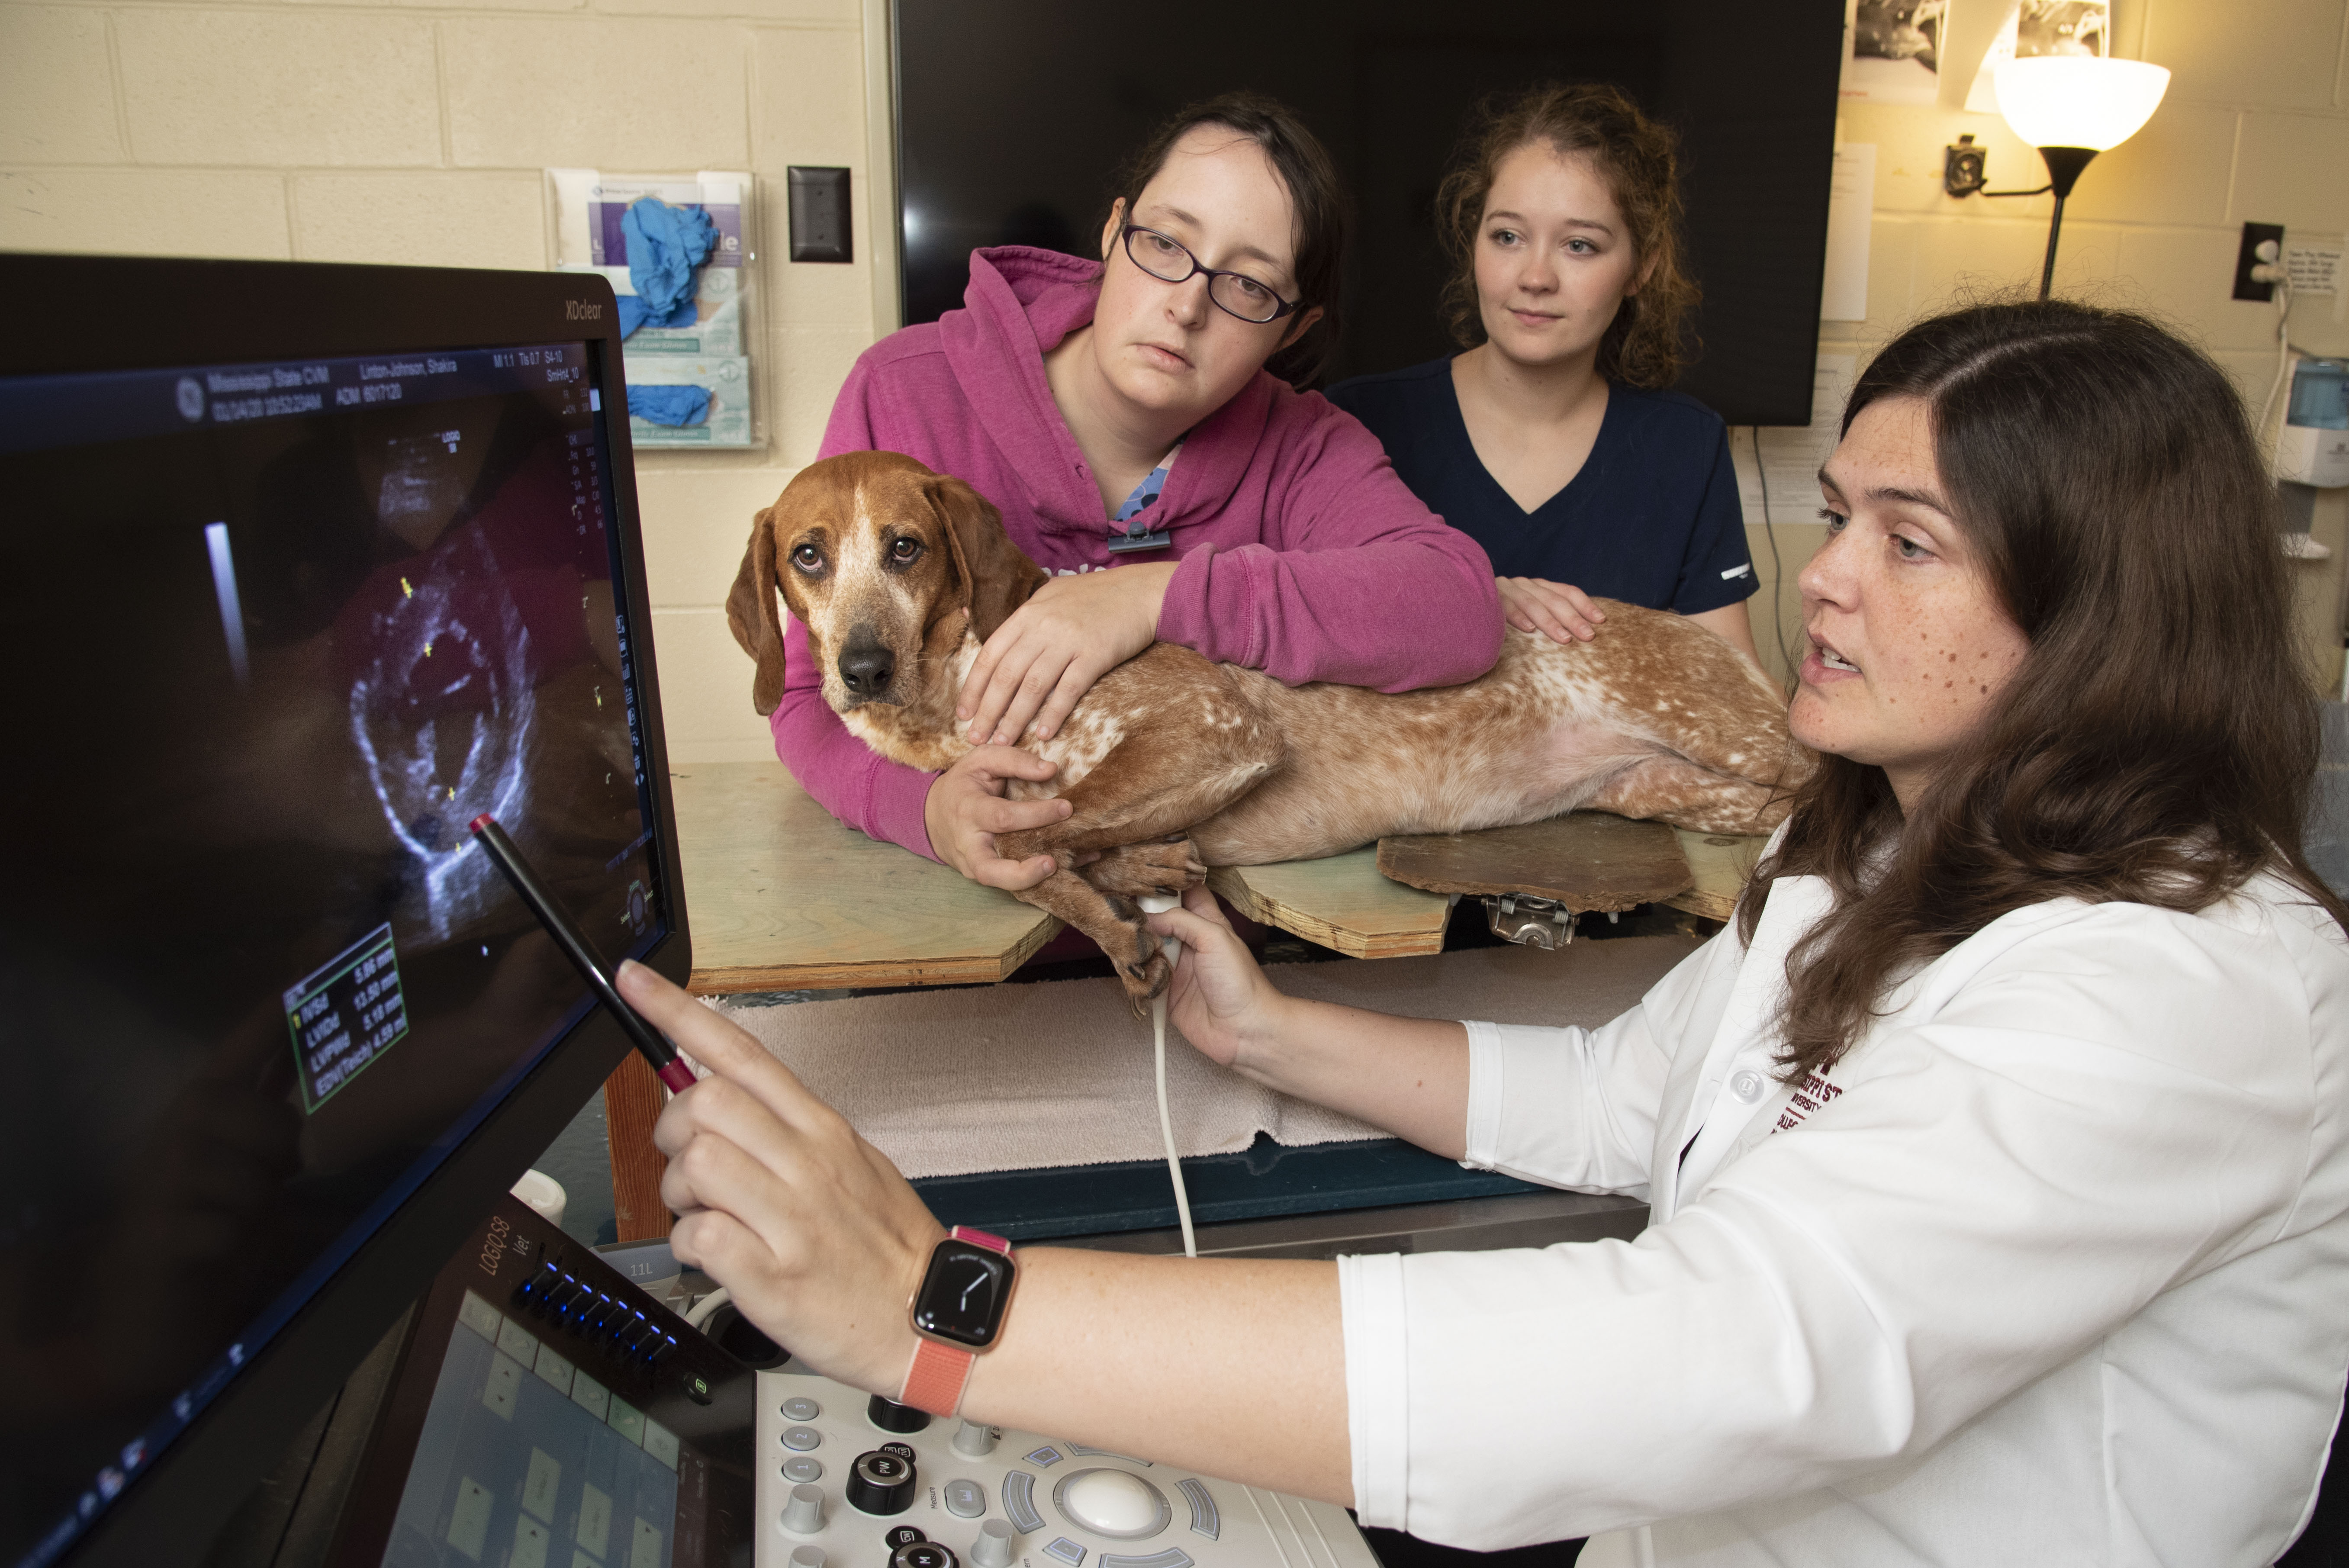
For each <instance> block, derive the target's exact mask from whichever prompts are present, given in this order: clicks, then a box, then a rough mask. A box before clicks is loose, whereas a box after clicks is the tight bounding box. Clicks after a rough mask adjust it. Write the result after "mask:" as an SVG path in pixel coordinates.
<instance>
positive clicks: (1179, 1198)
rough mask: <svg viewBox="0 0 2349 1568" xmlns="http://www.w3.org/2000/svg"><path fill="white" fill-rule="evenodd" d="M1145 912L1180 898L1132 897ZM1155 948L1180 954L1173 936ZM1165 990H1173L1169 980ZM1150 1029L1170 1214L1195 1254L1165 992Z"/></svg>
mask: <svg viewBox="0 0 2349 1568" xmlns="http://www.w3.org/2000/svg"><path fill="white" fill-rule="evenodd" d="M1134 901H1135V902H1136V903H1138V904H1140V905H1141V906H1142V912H1143V914H1145V915H1163V914H1164V913H1165V912H1166V911H1167V910H1169V909H1180V908H1181V907H1182V904H1183V900H1182V899H1180V898H1171V897H1169V896H1168V895H1166V894H1164V893H1144V894H1143V895H1142V897H1141V898H1137V899H1135V900H1134ZM1158 945H1159V950H1161V951H1163V952H1164V953H1165V955H1166V961H1167V962H1168V963H1169V964H1170V965H1171V964H1173V963H1174V961H1176V960H1178V959H1179V958H1181V957H1182V955H1183V944H1182V942H1181V941H1179V940H1176V939H1175V938H1174V937H1161V938H1160V939H1159V944H1158ZM1167 983H1168V989H1170V990H1171V989H1173V984H1174V982H1173V981H1171V980H1170V981H1168V982H1167ZM1150 1029H1151V1033H1152V1034H1153V1036H1154V1040H1155V1044H1156V1048H1157V1067H1158V1136H1159V1137H1162V1138H1164V1140H1165V1143H1166V1174H1167V1175H1169V1176H1171V1177H1173V1178H1174V1217H1175V1218H1176V1219H1177V1220H1181V1221H1182V1222H1183V1255H1184V1256H1185V1257H1186V1258H1195V1257H1197V1256H1198V1255H1199V1239H1198V1237H1197V1236H1195V1235H1194V1234H1193V1233H1192V1231H1191V1194H1190V1193H1189V1192H1188V1191H1186V1190H1185V1189H1184V1186H1183V1159H1182V1157H1181V1156H1180V1155H1178V1154H1176V1153H1175V1152H1174V1118H1173V1117H1172V1116H1168V1115H1167V1114H1166V993H1165V992H1159V993H1158V999H1157V1000H1156V1001H1154V1002H1152V1003H1151V1004H1150Z"/></svg>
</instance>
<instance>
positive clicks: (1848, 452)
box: [1787, 398, 2030, 808]
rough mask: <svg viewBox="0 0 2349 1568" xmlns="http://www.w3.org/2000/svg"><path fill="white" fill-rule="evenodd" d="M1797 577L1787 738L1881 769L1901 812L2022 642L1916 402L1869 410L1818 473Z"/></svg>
mask: <svg viewBox="0 0 2349 1568" xmlns="http://www.w3.org/2000/svg"><path fill="white" fill-rule="evenodd" d="M1820 487H1821V489H1822V490H1823V491H1824V492H1825V494H1826V513H1825V516H1826V519H1827V542H1826V545H1822V546H1821V547H1820V550H1819V553H1818V554H1817V555H1816V556H1813V557H1812V558H1811V563H1810V565H1809V566H1806V567H1804V568H1803V573H1802V576H1801V579H1800V584H1801V587H1802V593H1803V618H1804V629H1805V631H1806V641H1807V643H1808V648H1807V649H1806V655H1805V657H1804V659H1803V662H1802V667H1801V670H1800V675H1801V680H1802V685H1801V687H1800V689H1799V690H1797V691H1796V692H1795V700H1794V702H1793V705H1792V707H1791V708H1790V710H1789V711H1788V713H1787V719H1788V722H1789V725H1790V727H1791V728H1792V729H1793V731H1794V733H1795V739H1796V740H1799V741H1801V742H1803V743H1804V744H1806V745H1807V746H1811V747H1813V748H1815V749H1816V750H1818V751H1821V752H1833V753H1837V754H1838V755H1841V756H1846V757H1849V758H1850V759H1852V760H1853V761H1854V762H1858V763H1872V764H1874V765H1876V766H1878V767H1880V768H1882V769H1883V770H1884V771H1885V774H1886V776H1887V777H1888V778H1889V781H1890V783H1891V784H1892V789H1893V793H1894V794H1896V795H1898V796H1899V800H1900V803H1901V805H1902V806H1903V807H1904V808H1905V807H1906V806H1908V805H1909V804H1910V803H1911V802H1912V801H1913V800H1914V798H1915V796H1916V794H1917V792H1918V791H1920V790H1921V789H1922V788H1923V787H1924V785H1925V784H1926V783H1927V782H1929V781H1930V779H1931V778H1932V776H1933V775H1934V774H1935V773H1936V772H1938V771H1939V769H1940V767H1941V766H1942V764H1943V763H1946V762H1947V761H1948V760H1949V759H1950V757H1951V755H1953V754H1954V753H1955V752H1956V751H1957V749H1958V748H1959V747H1960V746H1961V745H1962V744H1963V743H1964V742H1965V741H1966V740H1967V738H1968V737H1969V736H1971V734H1973V732H1975V731H1976V729H1978V728H1979V727H1980V725H1981V723H1982V721H1983V719H1984V718H1985V717H1986V716H1987V715H1988V714H1989V712H1990V711H1991V709H1992V704H1994V703H1995V702H1996V701H1997V700H1998V695H1999V692H2000V691H2001V690H2002V688H2003V687H2004V686H2005V684H2006V680H2007V678H2008V677H2009V676H2010V675H2011V674H2012V673H2013V670H2014V668H2015V666H2016V665H2018V664H2020V663H2021V662H2022V661H2023V655H2024V654H2025V653H2026V652H2027V651H2028V650H2029V648H2030V644H2029V643H2028V641H2027V640H2026V639H2024V637H2023V631H2022V628H2019V627H2017V626H2016V625H2015V624H2014V622H2013V620H2012V619H2011V618H2009V617H2008V615H2007V613H2006V609H2005V607H2004V606H2003V605H2002V604H2001V603H2000V602H1999V599H1998V596H1997V594H1996V592H1995V591H1994V590H1993V589H1992V587H1991V583H1990V579H1989V577H1988V575H1987V574H1986V573H1984V572H1983V571H1982V567H1981V565H1980V563H1979V561H1978V560H1977V558H1976V556H1975V555H1974V552H1973V551H1972V549H1971V545H1970V542H1969V541H1968V539H1967V537H1966V535H1965V532H1964V530H1963V529H1961V527H1960V526H1959V525H1958V523H1957V520H1956V519H1955V518H1953V517H1951V515H1950V513H1949V502H1948V501H1947V499H1946V498H1945V497H1944V494H1943V492H1942V489H1941V483H1940V467H1939V464H1938V463H1937V462H1936V461H1935V458H1934V453H1933V438H1932V424H1931V416H1930V409H1929V408H1928V407H1927V405H1926V403H1925V401H1924V400H1922V399H1920V398H1887V399H1881V400H1878V401H1876V402H1873V403H1870V404H1869V405H1868V407H1867V408H1866V409H1864V410H1861V411H1860V414H1859V417H1858V418H1857V419H1856V420H1854V421H1852V424H1851V429H1850V431H1848V432H1847V433H1846V434H1845V436H1844V438H1843V441H1842V442H1841V444H1839V445H1838V446H1837V448H1836V450H1835V455H1834V456H1832V457H1830V458H1829V459H1828V460H1827V464H1826V469H1825V470H1824V471H1823V472H1821V475H1820Z"/></svg>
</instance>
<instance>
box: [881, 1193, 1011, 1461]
mask: <svg viewBox="0 0 2349 1568" xmlns="http://www.w3.org/2000/svg"><path fill="white" fill-rule="evenodd" d="M1018 1275H1019V1265H1017V1264H1016V1263H1014V1262H1012V1261H1011V1243H1010V1242H1009V1241H1005V1240H1004V1239H1003V1238H1002V1237H1000V1236H990V1235H988V1233H987V1232H986V1231H975V1230H973V1229H971V1228H970V1227H969V1226H968V1225H957V1226H956V1227H955V1228H954V1229H953V1230H952V1231H949V1232H948V1233H947V1239H946V1240H945V1241H941V1242H939V1243H938V1244H937V1245H936V1247H935V1248H933V1249H932V1250H931V1251H930V1266H929V1268H928V1269H927V1270H926V1271H925V1272H923V1274H922V1283H921V1288H920V1289H918V1290H916V1292H915V1293H914V1300H913V1302H912V1304H911V1306H910V1308H909V1309H908V1313H909V1315H910V1316H911V1317H912V1319H913V1322H914V1333H915V1334H916V1336H917V1337H916V1343H915V1345H914V1359H913V1361H912V1363H911V1364H910V1365H908V1366H906V1368H905V1392H903V1393H902V1394H900V1395H899V1396H898V1397H897V1403H898V1404H900V1405H911V1406H912V1407H914V1408H916V1409H917V1410H926V1411H928V1412H929V1413H930V1414H931V1415H933V1416H951V1415H953V1414H954V1413H955V1409H956V1407H957V1406H959V1405H960V1404H961V1403H962V1390H963V1385H964V1384H966V1383H968V1381H969V1380H970V1366H971V1363H972V1361H973V1360H975V1359H976V1358H977V1356H978V1354H979V1353H980V1352H982V1351H988V1350H992V1349H994V1348H995V1342H996V1340H997V1338H998V1337H999V1335H1000V1334H1002V1332H1003V1314H1004V1313H1005V1311H1006V1310H1007V1309H1008V1308H1009V1306H1010V1304H1011V1287H1012V1284H1013V1282H1015V1280H1016V1279H1017V1278H1018Z"/></svg>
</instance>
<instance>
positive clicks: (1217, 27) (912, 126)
mask: <svg viewBox="0 0 2349 1568" xmlns="http://www.w3.org/2000/svg"><path fill="white" fill-rule="evenodd" d="M891 38H892V41H893V45H894V47H895V55H896V62H895V63H896V78H895V101H896V118H897V196H898V237H899V243H900V244H901V246H902V252H901V254H903V257H904V267H905V271H904V291H905V292H904V302H903V303H904V308H905V320H906V321H907V322H908V323H912V322H918V321H932V320H936V318H937V317H938V316H939V314H940V313H941V312H943V311H946V310H949V309H952V308H954V307H955V306H958V305H959V304H961V302H962V292H963V286H964V283H965V280H966V278H967V277H968V255H969V253H970V252H971V250H972V249H973V248H975V247H979V246H986V245H996V244H1034V245H1042V246H1046V247H1049V248H1050V249H1055V250H1062V251H1067V252H1069V253H1071V254H1078V255H1086V256H1098V255H1099V254H1100V251H1099V243H1098V242H1099V238H1100V234H1101V225H1102V218H1103V217H1104V216H1105V215H1106V213H1107V212H1108V209H1109V201H1110V198H1111V196H1112V193H1113V192H1112V190H1111V188H1110V187H1111V183H1112V178H1113V176H1114V174H1115V172H1116V170H1117V166H1118V165H1119V163H1120V162H1121V161H1123V159H1124V158H1125V157H1126V156H1127V155H1128V154H1129V153H1130V152H1131V151H1133V149H1134V148H1135V147H1137V146H1138V145H1139V144H1140V143H1141V142H1142V141H1143V139H1144V138H1145V137H1147V136H1148V134H1149V132H1150V131H1151V130H1152V129H1153V128H1154V127H1155V126H1156V125H1157V124H1158V123H1159V122H1160V121H1161V120H1162V119H1164V118H1165V117H1166V116H1168V115H1169V114H1171V113H1173V112H1174V110H1175V109H1178V108H1180V107H1181V106H1183V105H1184V104H1186V103H1190V102H1193V101H1195V100H1196V99H1204V98H1208V97H1212V96H1213V95H1215V94H1216V93H1219V92H1226V91H1229V90H1232V89H1234V88H1254V89H1257V90H1259V91H1263V92H1268V93H1270V94H1272V95H1274V96H1275V97H1277V98H1279V99H1283V100H1285V101H1286V102H1288V104H1290V105H1291V106H1292V107H1294V108H1295V109H1298V110H1299V112H1300V113H1302V114H1303V115H1304V117H1305V119H1306V120H1307V122H1308V123H1309V124H1310V125H1311V126H1312V127H1313V129H1314V130H1315V131H1316V132H1317V134H1319V136H1320V137H1321V139H1322V140H1323V141H1325V142H1326V143H1327V144H1328V146H1329V148H1330V154H1331V156H1332V157H1333V158H1334V159H1335V160H1336V161H1337V162H1338V165H1339V168H1340V172H1341V173H1342V174H1343V175H1344V176H1345V178H1346V180H1347V182H1348V184H1349V185H1350V188H1351V190H1352V192H1353V195H1354V203H1355V214H1356V227H1355V235H1354V244H1353V246H1352V250H1351V254H1350V259H1349V263H1348V267H1347V276H1346V282H1345V295H1344V298H1343V305H1344V313H1345V317H1346V327H1345V332H1344V335H1343V337H1342V338H1341V340H1340V344H1339V348H1338V356H1337V358H1336V359H1335V361H1334V362H1333V363H1332V365H1331V367H1330V373H1329V377H1328V379H1330V380H1335V379H1340V378H1342V377H1345V376H1350V375H1355V374H1358V373H1361V372H1364V371H1374V370H1389V369H1398V368H1400V367H1402V366H1405V365H1412V364H1416V363H1419V362H1421V361H1423V360H1427V359H1432V358H1436V357H1437V356H1439V355H1442V354H1444V353H1447V352H1453V351H1455V349H1456V345H1454V342H1453V341H1452V339H1451V337H1450V336H1449V334H1448V333H1447V331H1446V329H1445V327H1444V323H1443V321H1442V319H1441V317H1440V316H1439V314H1438V311H1437V306H1436V296H1437V294H1438V292H1439V290H1440V289H1441V287H1442V286H1443V283H1444V276H1445V269H1444V260H1443V257H1442V254H1441V253H1440V251H1439V249H1438V247H1437V242H1436V236H1435V226H1434V217H1433V213H1434V204H1435V188H1436V183H1437V182H1438V181H1439V180H1440V179H1441V178H1442V177H1443V173H1444V168H1445V166H1446V161H1447V160H1448V159H1449V158H1450V156H1451V154H1452V152H1453V150H1454V145H1455V143H1456V142H1457V141H1458V140H1459V139H1460V137H1461V135H1462V131H1463V129H1464V125H1465V123H1466V119H1467V116H1468V114H1469V110H1470V109H1471V106H1472V105H1473V104H1474V103H1475V101H1476V100H1477V99H1479V98H1480V97H1482V96H1484V95H1486V94H1491V93H1496V92H1508V91H1511V90H1514V89H1517V88H1525V87H1528V86H1531V85H1533V84H1535V83H1537V82H1542V81H1569V82H1570V81H1606V82H1612V83H1614V84H1616V85H1617V86H1619V87H1621V88H1624V89H1625V90H1626V91H1627V92H1628V93H1630V96H1631V98H1632V99H1634V101H1636V102H1638V103H1639V104H1640V107H1641V108H1643V109H1646V110H1647V111H1648V112H1649V113H1651V114H1654V115H1658V116H1661V118H1663V119H1666V120H1668V121H1670V122H1671V124H1672V125H1673V126H1674V127H1675V128H1676V129H1677V130H1679V132H1680V135H1681V139H1682V151H1683V153H1684V155H1685V173H1684V176H1683V180H1682V191H1683V194H1684V196H1685V199H1686V202H1687V208H1688V223H1687V234H1688V239H1689V243H1690V248H1691V251H1692V255H1693V257H1694V270H1695V272H1696V275H1697V278H1698V281H1699V283H1700V284H1701V285H1702V287H1703V290H1704V304H1703V306H1702V309H1701V310H1700V311H1699V313H1698V314H1697V317H1696V320H1695V323H1694V331H1693V336H1694V337H1696V338H1697V339H1698V340H1699V342H1700V352H1699V354H1698V356H1697V358H1695V360H1694V363H1693V364H1692V367H1691V368H1690V369H1688V371H1687V372H1686V373H1685V374H1684V375H1683V376H1682V379H1681V382H1680V388H1681V389H1682V391H1685V392H1688V393H1690V394H1691V395H1692V396H1694V397H1697V398H1699V399H1702V400H1703V401H1704V402H1706V403H1707V404H1709V405H1711V406H1712V407H1713V409H1714V410H1717V411H1718V412H1719V413H1720V414H1721V415H1722V416H1723V418H1724V419H1726V420H1727V421H1729V422H1730V423H1732V424H1782V425H1784V424H1792V425H1801V424H1807V423H1809V422H1810V417H1811V377H1812V369H1813V358H1814V356H1815V354H1816V344H1817V337H1818V318H1819V288H1820V281H1821V276H1822V272H1823V268H1824V266H1825V259H1826V213H1827V184H1828V178H1829V175H1830V172H1831V170H1832V165H1833V152H1834V140H1835V116H1836V90H1837V73H1838V71H1839V69H1840V66H1841V59H1842V38H1843V7H1842V5H1840V4H1839V3H1837V0H1798V3H1793V4H1785V5H1731V4H1727V3H1726V0H1651V3H1649V4H1644V5H1621V4H1614V5H1596V4H1588V3H1586V0H1565V3H1562V4H1552V5H1520V4H1511V3H1506V0H1451V3H1448V4H1441V5H1428V4H1425V3H1424V0H1279V3H1277V4H1258V5H1240V6H1237V7H1222V8H1217V7H1206V8H1200V7H1185V6H1172V7H1169V6H1164V5H1100V4H1097V3H1091V0H895V10H894V16H893V20H892V32H891Z"/></svg>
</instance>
